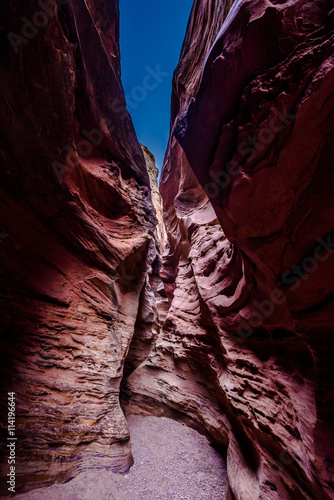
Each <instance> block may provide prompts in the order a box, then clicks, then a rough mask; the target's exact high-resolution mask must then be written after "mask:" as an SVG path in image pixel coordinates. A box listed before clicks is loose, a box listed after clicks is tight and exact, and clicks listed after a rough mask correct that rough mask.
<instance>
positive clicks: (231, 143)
mask: <svg viewBox="0 0 334 500" xmlns="http://www.w3.org/2000/svg"><path fill="white" fill-rule="evenodd" d="M229 8H230V5H227V4H225V2H223V1H213V0H202V1H201V0H198V1H195V2H194V6H193V9H192V13H191V17H190V21H189V25H188V29H187V34H186V38H185V42H184V46H183V50H182V53H181V58H180V63H179V65H178V67H177V69H176V71H175V75H174V82H173V96H172V119H171V123H172V127H171V138H170V141H169V146H168V150H167V154H166V160H165V164H164V169H163V172H162V177H161V192H162V195H163V200H164V211H165V223H166V228H167V236H168V242H169V243H168V247H167V252H166V255H165V259H164V266H163V269H162V272H161V276H162V279H163V281H164V283H165V289H166V293H167V296H168V298H169V300H170V309H169V312H168V315H167V318H166V321H165V323H164V325H163V329H162V332H161V333H160V335H159V337H158V339H157V341H156V344H155V346H154V348H153V350H152V352H151V353H150V355H149V357H148V359H147V361H146V362H145V363H144V364H142V365H141V366H140V367H139V368H138V369H137V370H136V371H134V372H133V373H132V374H131V375H130V376H129V377H128V379H127V380H126V383H125V384H124V387H125V394H124V399H125V401H126V404H127V412H128V413H131V412H132V413H136V412H143V413H145V412H154V413H156V414H163V415H172V416H175V417H176V418H179V419H181V420H184V421H186V422H187V423H189V424H190V425H193V426H195V427H198V428H200V429H201V430H202V432H205V433H206V434H207V435H208V436H209V438H210V439H211V440H212V441H214V442H216V443H221V444H224V445H226V446H227V447H228V452H227V471H228V477H229V481H230V488H231V491H230V493H229V494H230V495H232V493H233V494H234V496H235V498H236V499H238V500H253V499H263V500H264V499H266V500H269V499H270V500H275V499H279V498H281V499H282V498H284V499H305V498H307V499H309V500H314V499H315V498H321V499H329V498H334V493H333V461H334V456H333V434H332V432H331V422H332V420H333V415H332V410H333V385H332V381H333V370H332V366H333V351H332V346H333V343H332V340H331V337H332V333H333V326H334V307H333V306H334V304H333V291H334V290H333V283H334V281H333V249H334V240H333V238H332V234H333V210H332V205H333V204H332V199H333V194H334V193H333V186H334V178H333V169H332V158H333V153H334V151H333V147H334V146H333V145H334V140H333V139H334V137H333V135H334V134H333V123H334V121H333V99H334V97H333V96H334V93H333V87H334V85H333V83H334V82H333V80H334V71H333V63H334V61H333V56H332V54H333V11H332V10H331V9H332V8H333V5H332V3H331V2H328V1H315V2H305V1H298V0H291V1H286V2H284V1H280V2H278V1H277V2H274V1H272V2H268V1H264V0H256V1H236V2H235V3H234V5H233V6H232V8H231V10H230V13H229V15H228V18H227V19H226V21H225V22H224V19H225V17H226V14H227V11H228V10H229ZM223 23H224V24H223ZM192 98H194V99H192ZM175 130H176V132H175ZM174 132H175V135H176V137H177V139H178V141H179V142H177V141H176V139H175V135H174Z"/></svg>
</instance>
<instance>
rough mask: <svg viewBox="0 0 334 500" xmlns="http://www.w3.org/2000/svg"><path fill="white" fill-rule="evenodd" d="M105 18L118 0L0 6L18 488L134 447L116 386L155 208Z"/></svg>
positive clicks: (2, 246) (113, 32)
mask: <svg viewBox="0 0 334 500" xmlns="http://www.w3.org/2000/svg"><path fill="white" fill-rule="evenodd" d="M118 23H119V11H118V1H116V0H111V1H108V2H106V1H104V0H94V1H90V0H88V1H87V2H85V1H84V0H72V1H71V2H69V1H67V0H59V1H58V2H56V1H55V0H50V1H49V2H38V1H37V0H27V1H26V2H20V1H18V0H11V1H10V2H4V3H3V5H2V6H1V27H0V30H1V31H0V34H1V52H0V59H1V68H2V71H1V77H0V82H1V83H0V85H1V95H0V102H1V109H2V114H1V118H0V141H1V149H0V154H1V173H0V175H1V188H0V190H1V196H0V204H1V219H0V233H1V235H0V237H1V239H0V255H1V268H0V288H1V312H2V318H1V324H0V328H1V335H0V339H1V340H0V342H1V354H2V356H1V364H0V370H1V377H2V387H1V388H2V392H1V403H2V410H3V411H2V415H1V443H2V445H3V444H4V443H5V448H4V450H2V457H1V459H2V469H1V474H2V477H6V474H7V473H8V467H9V466H8V464H7V455H8V449H7V448H6V443H7V436H8V431H7V411H8V409H7V391H14V392H15V400H16V422H15V425H16V430H15V436H16V437H17V447H16V457H17V462H16V481H17V483H16V486H17V489H16V491H17V490H18V488H19V487H20V486H22V485H24V487H25V489H29V488H30V487H31V486H33V487H36V486H42V485H47V484H50V483H52V482H53V481H63V480H66V479H68V478H69V477H72V476H73V475H75V474H76V473H78V472H79V471H83V470H86V469H88V468H94V467H106V468H109V469H112V470H114V471H125V470H127V469H128V467H129V466H130V465H131V463H132V457H131V451H130V444H129V432H128V428H127V424H126V420H125V418H124V415H123V412H122V410H121V407H120V405H119V388H120V384H121V380H122V376H123V367H124V363H125V359H126V357H127V352H128V350H129V348H130V344H131V341H132V338H133V336H134V334H135V331H137V329H138V328H139V327H141V328H143V321H144V319H145V318H144V319H143V316H145V314H144V313H145V312H146V313H147V310H148V307H147V305H146V302H147V297H150V296H151V295H152V291H151V287H150V284H149V279H148V277H147V276H148V270H149V269H152V268H153V263H154V262H155V261H156V258H157V257H156V245H155V243H154V240H155V226H156V224H157V220H156V217H155V215H154V208H153V204H152V201H151V194H150V183H149V177H148V173H147V168H146V163H145V159H144V156H143V153H142V150H141V147H140V145H139V143H138V140H137V137H136V134H135V131H134V128H133V125H132V121H131V118H130V116H129V114H128V112H127V110H126V104H125V97H124V93H123V89H122V85H121V79H120V55H119V45H118V38H119V25H118ZM150 307H151V306H150ZM151 308H152V307H151ZM146 316H147V314H146ZM146 321H147V322H148V323H149V326H150V325H152V324H153V323H154V318H153V319H152V318H148V319H147V318H146ZM145 325H146V324H145ZM7 486H8V485H6V484H5V481H3V482H2V487H3V488H5V490H4V491H5V492H7ZM4 491H2V492H1V493H3V492H4Z"/></svg>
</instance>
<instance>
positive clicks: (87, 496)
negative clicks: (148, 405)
mask: <svg viewBox="0 0 334 500" xmlns="http://www.w3.org/2000/svg"><path fill="white" fill-rule="evenodd" d="M128 424H129V429H130V433H131V445H132V453H133V457H134V465H133V466H132V467H131V469H130V471H129V472H128V473H127V474H125V475H124V474H110V472H108V471H107V470H102V471H101V470H100V471H94V472H91V471H88V472H82V473H81V474H79V475H78V476H77V477H76V478H75V479H73V480H72V481H70V482H68V483H66V484H63V485H54V486H51V487H49V488H42V489H40V490H36V491H33V492H30V493H27V494H25V495H18V496H17V498H18V499H21V500H43V499H48V500H79V499H80V500H92V499H94V500H130V499H131V500H144V499H145V500H146V499H150V500H194V499H201V500H221V499H223V498H224V497H225V493H226V490H227V477H226V463H225V461H224V460H223V459H222V457H221V456H220V455H219V453H218V452H217V451H215V450H214V449H213V448H211V447H210V446H209V445H208V443H207V441H206V439H205V437H204V436H201V435H200V434H198V433H197V432H196V431H195V430H193V429H190V428H189V427H186V426H185V425H184V424H180V423H178V422H176V421H175V420H171V419H167V418H164V417H162V418H157V417H138V416H134V417H130V419H129V421H128Z"/></svg>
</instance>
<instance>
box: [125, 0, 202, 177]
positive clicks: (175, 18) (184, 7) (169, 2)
mask: <svg viewBox="0 0 334 500" xmlns="http://www.w3.org/2000/svg"><path fill="white" fill-rule="evenodd" d="M192 3H193V1H192V0H120V11H121V40H120V42H121V67H122V81H123V86H124V91H125V94H126V95H127V104H128V110H129V112H130V114H131V116H132V119H133V122H134V126H135V129H136V132H137V136H138V139H139V141H140V142H141V143H142V144H145V146H147V147H148V148H149V150H150V151H151V152H152V153H153V154H154V156H155V159H156V164H157V167H158V168H159V169H161V167H162V162H163V158H164V155H165V150H166V145H167V140H168V135H169V125H170V99H171V91H172V76H173V71H174V69H175V67H176V65H177V63H178V60H179V56H180V51H181V46H182V42H183V39H184V36H185V33H186V27H187V22H188V18H189V14H190V10H191V6H192ZM166 73H168V76H166Z"/></svg>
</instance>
